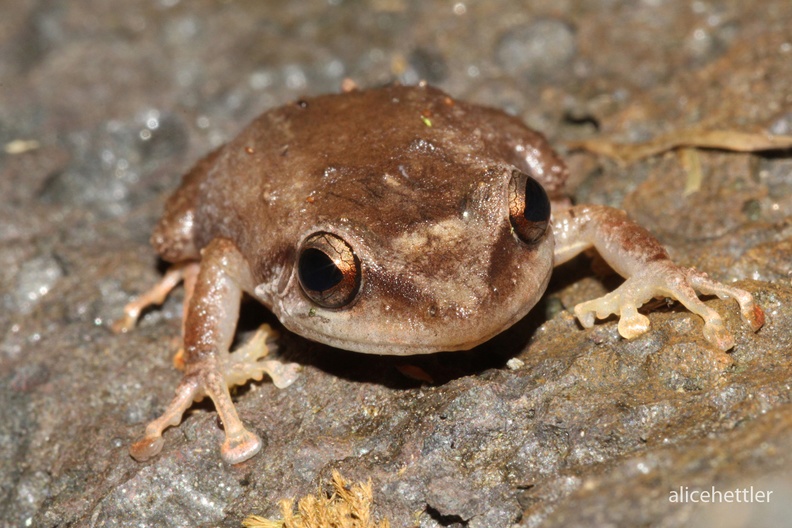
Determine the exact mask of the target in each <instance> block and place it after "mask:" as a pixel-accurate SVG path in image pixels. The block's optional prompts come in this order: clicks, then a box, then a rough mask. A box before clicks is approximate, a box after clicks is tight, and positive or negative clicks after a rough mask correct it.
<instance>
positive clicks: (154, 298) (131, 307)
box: [112, 262, 198, 334]
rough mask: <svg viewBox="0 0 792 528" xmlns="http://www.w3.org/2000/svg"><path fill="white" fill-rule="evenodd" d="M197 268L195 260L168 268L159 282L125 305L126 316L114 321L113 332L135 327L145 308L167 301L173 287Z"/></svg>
mask: <svg viewBox="0 0 792 528" xmlns="http://www.w3.org/2000/svg"><path fill="white" fill-rule="evenodd" d="M197 268H198V264H197V263H195V262H182V263H179V264H174V265H173V266H171V267H170V268H168V271H166V272H165V275H163V276H162V279H160V281H159V282H158V283H157V284H155V285H154V286H153V287H152V288H151V289H150V290H148V291H147V292H144V293H143V294H141V295H140V296H139V297H137V298H136V299H134V300H132V301H131V302H130V303H129V304H127V305H126V306H124V316H123V317H121V318H120V319H118V320H117V321H115V322H114V323H113V325H112V329H113V332H115V333H117V334H122V333H126V332H128V331H130V330H131V329H133V328H134V327H135V325H136V324H137V321H138V319H139V318H140V314H141V313H143V310H145V309H146V308H148V307H149V306H155V305H160V304H162V303H163V302H165V299H166V298H167V297H168V294H170V292H171V291H172V290H173V288H175V287H176V286H178V285H179V283H180V282H181V281H182V280H183V279H185V275H190V276H194V275H195V274H197ZM187 301H188V300H186V301H185V302H187Z"/></svg>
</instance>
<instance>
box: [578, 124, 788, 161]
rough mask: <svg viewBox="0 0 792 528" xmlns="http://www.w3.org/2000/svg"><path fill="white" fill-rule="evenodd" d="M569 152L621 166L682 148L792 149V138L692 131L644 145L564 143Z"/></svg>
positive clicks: (608, 142)
mask: <svg viewBox="0 0 792 528" xmlns="http://www.w3.org/2000/svg"><path fill="white" fill-rule="evenodd" d="M568 145H569V147H570V148H572V149H582V150H588V151H589V152H594V153H596V154H602V155H603V156H608V157H609V158H612V159H614V160H615V161H616V162H617V163H619V164H620V165H623V166H627V165H631V164H633V163H635V162H636V161H638V160H641V159H644V158H648V157H651V156H656V155H657V154H662V153H663V152H667V151H669V150H674V149H677V148H682V147H692V148H707V149H720V150H729V151H733V152H761V151H765V150H784V149H789V148H792V136H774V135H770V134H767V133H763V132H759V133H754V132H743V131H740V130H701V129H697V128H692V129H688V130H681V131H675V132H671V133H669V134H664V135H662V136H658V137H656V138H654V139H652V140H650V141H647V142H645V143H631V144H625V143H614V142H612V141H610V140H607V139H589V140H586V141H575V142H571V143H569V144H568Z"/></svg>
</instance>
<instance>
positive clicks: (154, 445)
mask: <svg viewBox="0 0 792 528" xmlns="http://www.w3.org/2000/svg"><path fill="white" fill-rule="evenodd" d="M164 445H165V439H164V438H162V435H152V436H148V435H147V436H144V437H143V438H141V439H140V440H138V441H137V442H135V443H134V444H132V445H131V446H130V447H129V454H130V455H132V458H134V459H135V460H137V461H138V462H145V461H146V460H148V459H150V458H152V457H154V456H156V455H158V454H159V452H160V451H162V446H164Z"/></svg>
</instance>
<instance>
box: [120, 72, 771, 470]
mask: <svg viewBox="0 0 792 528" xmlns="http://www.w3.org/2000/svg"><path fill="white" fill-rule="evenodd" d="M566 177H567V169H566V167H565V166H564V163H563V162H562V161H561V159H559V157H558V155H557V154H556V153H555V152H554V151H553V150H552V149H551V148H550V146H549V144H548V143H547V141H546V140H545V139H544V137H543V136H542V135H540V134H539V133H537V132H534V131H532V130H530V129H528V128H527V127H526V126H525V125H523V123H521V122H520V121H519V120H518V119H516V118H514V117H511V116H509V115H506V114H505V113H503V112H501V111H499V110H495V109H492V108H485V107H482V106H477V105H473V104H468V103H464V102H461V101H456V100H454V99H453V98H451V97H449V96H448V95H446V94H445V93H443V92H442V91H440V90H438V89H435V88H432V87H429V86H425V85H420V86H389V87H385V88H379V89H372V90H363V91H360V90H357V89H351V90H349V91H347V92H346V93H341V94H334V95H324V96H320V97H315V98H310V99H304V100H301V101H298V102H296V103H294V104H290V105H287V106H284V107H281V108H277V109H274V110H270V111H269V112H266V113H265V114H263V115H262V116H260V117H259V118H258V119H256V120H255V121H253V123H252V124H251V125H250V126H248V127H247V128H246V129H245V130H244V131H243V132H242V133H241V134H240V135H239V136H238V137H237V138H236V139H234V140H233V141H231V142H230V143H228V144H227V145H225V146H223V147H221V148H219V149H217V150H216V151H214V152H212V153H211V154H209V155H208V156H207V157H206V158H205V159H203V160H202V161H200V162H199V163H198V164H197V165H196V166H195V167H194V168H193V169H192V170H191V171H190V172H189V173H188V174H187V175H186V176H185V177H184V180H183V182H182V184H181V186H180V187H179V188H178V189H177V190H176V192H175V193H174V194H173V196H171V198H170V199H169V201H168V203H167V206H166V210H165V214H164V215H163V217H162V219H161V220H160V222H159V224H158V225H157V227H156V229H155V231H154V234H153V236H152V243H153V245H154V247H155V249H156V250H157V252H158V253H159V254H160V255H161V256H162V258H163V259H165V260H166V261H168V262H171V263H173V264H174V266H173V267H172V268H171V270H170V271H169V272H168V273H166V275H165V277H164V278H163V280H162V281H161V283H160V284H158V285H157V286H156V287H155V288H154V289H153V290H151V291H150V292H148V293H147V294H144V295H143V296H142V297H141V298H139V299H138V300H136V301H134V302H132V303H130V304H129V305H128V306H127V307H126V310H125V311H126V318H125V319H124V320H122V321H121V323H120V325H119V326H120V327H121V328H122V329H128V328H130V327H131V326H132V325H134V322H135V320H136V319H137V317H138V315H139V313H140V310H141V309H142V308H143V307H145V306H147V305H149V304H154V303H159V302H162V299H164V297H165V296H166V295H167V293H168V291H170V290H171V289H172V288H173V287H174V286H176V284H178V283H179V282H180V281H181V280H182V279H183V280H184V282H185V287H186V296H185V317H184V322H183V344H184V348H183V351H184V353H183V361H184V378H183V380H182V382H181V383H180V384H179V386H178V388H177V389H176V396H175V398H174V400H173V401H172V402H171V403H170V405H169V406H168V407H167V409H166V411H165V412H164V414H163V415H162V416H161V417H160V418H157V419H156V420H154V421H153V422H151V423H150V424H149V425H148V426H147V427H146V433H145V436H144V437H143V438H142V439H141V440H140V441H138V442H136V443H135V444H134V445H133V446H132V448H131V453H132V456H134V457H135V458H136V459H139V460H144V459H147V458H149V457H151V456H153V455H155V454H157V453H158V452H159V451H160V450H161V448H162V445H163V439H162V432H163V430H164V429H166V428H167V427H169V426H171V425H178V424H179V423H180V421H181V417H182V414H183V413H184V411H185V410H186V409H187V408H189V407H190V405H191V404H192V403H193V401H195V400H199V399H201V398H203V397H204V396H209V397H210V398H212V400H213V401H214V404H215V407H216V408H217V411H218V413H219V415H220V417H221V419H222V421H223V424H224V426H225V434H226V439H225V442H224V443H223V445H222V449H221V454H222V457H223V459H224V460H225V461H227V462H229V463H232V464H234V463H239V462H242V461H244V460H247V459H248V458H250V457H252V456H253V455H255V454H256V453H257V452H258V451H259V449H260V447H261V441H260V440H259V438H258V437H257V436H256V435H255V434H254V433H252V432H250V431H248V430H247V429H245V427H244V426H243V424H242V422H241V421H240V419H239V417H238V415H237V413H236V410H235V408H234V405H233V403H232V401H231V397H230V395H229V390H228V388H229V386H232V385H235V384H241V383H244V382H246V381H247V380H248V379H261V377H262V375H263V373H264V372H268V373H270V374H271V375H272V376H273V377H274V379H275V380H276V384H280V385H286V384H288V383H289V382H290V381H291V379H293V375H294V373H293V371H292V370H290V369H289V367H288V366H278V365H277V364H275V363H274V362H272V361H259V359H260V357H261V356H262V353H261V352H257V351H256V347H255V346H254V347H252V348H251V347H245V348H244V349H243V350H241V351H237V352H234V353H229V347H230V345H231V341H232V338H233V335H234V331H235V326H236V322H237V318H238V315H239V304H240V300H241V297H242V294H243V293H247V294H249V295H250V296H252V297H253V298H255V299H257V300H258V301H260V302H261V303H263V304H264V305H265V306H267V307H268V308H269V309H271V310H272V311H273V312H274V313H275V315H276V316H277V317H278V318H279V319H280V321H281V322H282V323H283V325H284V326H285V327H286V328H288V329H289V330H291V331H293V332H295V333H297V334H299V335H301V336H304V337H307V338H309V339H313V340H316V341H319V342H322V343H327V344H329V345H332V346H335V347H340V348H344V349H347V350H353V351H357V352H364V353H371V354H392V355H409V354H426V353H431V352H437V351H452V350H464V349H469V348H471V347H473V346H475V345H477V344H479V343H481V342H483V341H486V340H487V339H489V338H491V337H492V336H494V335H496V334H498V333H499V332H501V331H503V330H504V329H506V328H508V327H509V326H510V325H512V324H513V323H515V322H516V321H518V320H519V319H520V318H522V317H523V316H524V315H525V314H526V313H527V312H528V310H530V309H531V307H532V306H534V304H536V302H537V300H538V299H539V298H540V297H541V295H542V294H543V292H544V290H545V288H546V286H547V283H548V280H549V278H550V273H551V271H552V268H553V266H555V265H558V264H561V263H563V262H566V261H567V260H569V259H571V258H572V257H574V256H575V255H577V254H579V253H580V252H581V251H583V250H586V249H587V248H591V247H594V248H596V249H597V250H598V252H599V253H600V255H601V256H602V257H603V258H604V259H605V260H606V261H607V262H608V263H609V264H610V265H611V266H612V267H613V269H614V270H616V271H617V272H618V273H620V274H621V275H623V276H624V277H625V278H626V281H625V282H624V284H623V285H622V286H620V287H619V288H617V289H616V290H615V291H613V292H612V293H610V294H608V295H606V296H604V297H602V298H600V299H596V300H592V301H588V302H585V303H582V304H580V305H578V306H576V307H575V309H574V312H575V315H576V316H577V318H578V319H579V321H580V323H581V324H582V325H583V326H584V327H586V328H589V327H591V326H592V325H593V324H594V319H595V317H598V318H604V317H607V316H608V315H610V314H618V315H619V316H620V320H619V323H618V330H619V333H620V334H621V335H622V336H624V337H626V338H633V337H636V336H638V335H640V334H642V333H644V332H646V331H647V330H648V328H649V321H648V319H647V318H646V317H645V316H643V315H641V314H639V313H638V311H637V310H638V307H640V306H641V305H642V304H643V303H645V302H646V301H648V300H649V299H651V298H653V297H655V296H661V297H673V298H675V299H678V300H679V301H680V302H681V303H682V304H683V305H684V306H686V307H687V308H688V309H689V310H691V311H692V312H694V313H696V314H698V315H700V316H701V317H702V318H703V319H704V328H703V331H704V336H705V337H706V339H707V340H708V341H709V342H710V343H711V344H712V345H713V346H715V347H717V348H719V349H721V350H728V349H729V348H731V347H732V346H733V343H734V341H733V338H732V336H731V335H730V334H729V332H728V331H727V330H726V328H725V327H724V324H723V322H722V320H721V317H720V316H719V315H718V313H716V312H715V311H713V310H712V309H710V308H708V307H707V306H706V305H705V304H703V303H702V302H701V301H700V300H699V299H698V297H697V294H696V291H698V292H701V293H703V294H707V295H713V294H714V295H718V296H721V297H732V298H734V299H736V300H737V302H738V303H739V305H740V310H741V313H742V317H743V319H744V320H745V321H747V322H748V324H750V325H751V327H752V328H753V329H754V330H758V329H759V328H760V327H761V325H762V324H763V320H764V317H763V313H762V311H761V309H760V308H759V307H758V306H757V305H756V304H755V303H754V301H753V299H752V297H751V295H750V294H748V293H747V292H745V291H742V290H739V289H737V288H733V287H730V286H726V285H723V284H720V283H718V282H716V281H713V280H711V279H709V278H708V277H707V276H706V275H705V274H704V273H701V272H698V271H695V270H693V269H688V268H682V267H679V266H677V265H675V264H674V263H673V262H671V261H670V260H669V257H668V254H667V253H666V251H665V250H664V249H663V247H662V246H661V245H660V244H659V242H658V241H657V240H656V239H655V238H654V237H653V236H652V235H650V234H649V233H648V232H647V231H646V230H645V229H643V228H641V227H640V226H638V225H636V224H635V223H633V222H631V221H630V220H629V219H628V218H627V217H626V215H625V213H624V212H622V211H620V210H617V209H613V208H610V207H605V206H598V205H576V206H570V205H569V202H568V201H567V200H566V199H565V197H564V195H563V194H562V190H563V189H562V187H563V184H564V181H565V179H566ZM257 346H258V345H257ZM259 348H260V347H259Z"/></svg>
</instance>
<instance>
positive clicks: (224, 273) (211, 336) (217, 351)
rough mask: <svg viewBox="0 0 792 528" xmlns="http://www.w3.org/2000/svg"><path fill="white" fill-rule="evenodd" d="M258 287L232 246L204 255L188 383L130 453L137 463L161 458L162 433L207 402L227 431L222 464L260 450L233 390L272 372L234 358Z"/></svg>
mask: <svg viewBox="0 0 792 528" xmlns="http://www.w3.org/2000/svg"><path fill="white" fill-rule="evenodd" d="M254 286H255V285H254V284H253V278H252V276H251V273H250V268H249V266H248V264H247V262H246V261H245V259H244V257H243V256H242V255H241V253H240V252H239V250H238V249H237V248H236V246H235V245H234V244H233V243H232V242H230V241H228V240H225V239H215V240H213V241H212V242H211V243H210V244H209V245H208V246H207V247H206V248H204V249H203V251H202V253H201V263H200V271H199V272H198V275H197V277H196V281H195V286H194V288H193V291H192V295H191V298H190V302H189V306H188V311H187V315H186V319H185V321H184V363H185V365H184V377H183V378H182V381H181V383H180V384H179V386H178V388H177V389H176V396H175V397H174V399H173V400H172V401H171V403H170V404H169V405H168V408H167V409H166V410H165V412H164V413H163V414H162V416H160V417H159V418H157V419H156V420H154V421H153V422H151V423H150V424H149V425H148V426H147V427H146V433H145V436H144V437H143V438H142V439H141V440H139V441H138V442H136V443H134V444H133V445H132V447H131V448H130V453H131V454H132V456H133V457H134V458H136V459H138V460H146V459H148V458H150V457H152V456H154V455H156V454H157V453H158V452H159V451H160V450H161V449H162V445H163V439H162V432H163V431H164V430H165V429H166V428H167V427H169V426H171V425H178V424H179V422H181V418H182V415H183V414H184V411H186V410H187V409H188V408H189V407H190V406H191V405H192V403H193V402H194V401H198V400H201V399H203V397H204V396H209V397H210V398H211V399H212V401H213V402H214V404H215V408H216V409H217V413H218V414H219V415H220V419H221V420H222V422H223V425H224V427H225V435H226V439H225V442H224V443H223V445H222V448H221V455H222V457H223V460H225V461H226V462H229V463H231V464H237V463H239V462H243V461H244V460H247V459H248V458H250V457H252V456H253V455H255V454H256V453H257V452H258V451H259V449H261V440H260V439H259V438H258V436H256V435H255V434H254V433H252V432H250V431H248V430H247V429H245V427H244V425H242V422H241V421H240V419H239V416H238V415H237V412H236V409H235V408H234V404H233V402H232V401H231V395H230V393H229V390H228V387H229V386H230V385H233V384H238V383H244V381H246V380H247V379H250V378H252V377H255V376H256V374H257V375H258V379H261V371H262V370H267V369H266V368H264V367H265V366H264V365H263V364H261V363H256V359H257V358H256V357H248V356H244V357H242V356H234V355H229V347H230V345H231V341H232V339H233V337H234V331H235V329H236V324H237V320H238V318H239V304H240V301H241V297H242V292H243V291H248V292H251V291H253V288H254ZM238 363H245V364H244V365H240V364H238ZM241 371H244V373H243V374H242V375H241V374H240V372H241ZM243 378H244V379H243Z"/></svg>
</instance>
